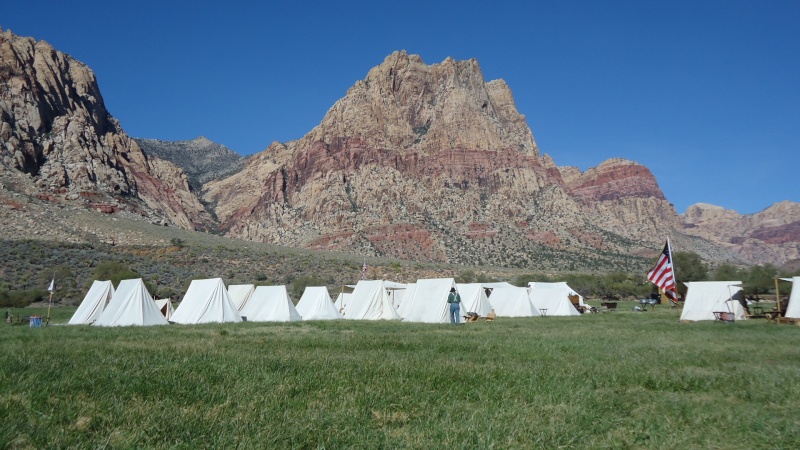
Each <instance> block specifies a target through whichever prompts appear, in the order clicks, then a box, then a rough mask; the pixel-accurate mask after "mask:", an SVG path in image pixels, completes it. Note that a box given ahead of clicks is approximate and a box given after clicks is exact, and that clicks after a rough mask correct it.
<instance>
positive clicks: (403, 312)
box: [397, 283, 417, 319]
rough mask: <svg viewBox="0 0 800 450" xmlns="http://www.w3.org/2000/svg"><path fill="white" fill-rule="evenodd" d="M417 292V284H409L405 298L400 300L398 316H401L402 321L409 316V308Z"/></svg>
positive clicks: (404, 294) (404, 293)
mask: <svg viewBox="0 0 800 450" xmlns="http://www.w3.org/2000/svg"><path fill="white" fill-rule="evenodd" d="M415 292H417V283H409V284H407V285H406V289H405V292H403V298H402V299H401V300H400V305H398V307H397V314H399V315H400V318H401V319H405V318H406V316H407V315H408V310H409V306H410V305H411V301H412V299H413V298H414V293H415Z"/></svg>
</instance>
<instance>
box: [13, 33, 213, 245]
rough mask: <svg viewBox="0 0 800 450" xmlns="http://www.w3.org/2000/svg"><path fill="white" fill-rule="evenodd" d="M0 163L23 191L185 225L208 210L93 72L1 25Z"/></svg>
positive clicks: (203, 219) (206, 222)
mask: <svg viewBox="0 0 800 450" xmlns="http://www.w3.org/2000/svg"><path fill="white" fill-rule="evenodd" d="M0 167H2V170H10V171H19V172H23V173H25V174H27V175H28V178H27V179H23V180H20V181H19V183H20V184H19V188H20V189H21V190H22V191H23V192H24V193H26V194H29V195H36V196H39V197H40V198H42V199H46V200H48V201H52V202H72V203H75V204H81V205H83V206H85V207H90V208H98V209H102V210H104V211H106V212H114V211H118V210H121V209H128V210H131V211H134V212H136V213H137V214H139V215H141V216H145V217H150V218H152V219H153V220H164V221H168V222H172V223H174V224H176V225H179V226H181V227H184V228H190V229H192V228H207V227H208V226H210V225H211V224H212V220H211V217H210V215H209V214H208V212H207V211H206V210H205V209H204V208H203V206H202V205H201V204H200V202H199V200H198V198H197V196H196V195H195V194H194V193H193V192H192V189H191V186H190V185H189V183H188V178H187V177H186V174H185V173H183V171H182V170H181V169H180V168H178V167H177V166H175V165H174V164H172V163H169V162H167V161H164V160H160V159H158V158H152V157H149V156H148V155H147V154H145V153H144V152H143V151H142V150H141V148H140V147H139V146H138V145H137V144H136V142H135V141H133V140H132V139H131V138H130V137H128V135H127V134H125V132H124V131H123V130H122V128H121V127H120V125H119V123H118V122H117V121H116V120H115V119H114V118H113V117H112V116H111V114H110V113H109V112H108V111H107V110H106V107H105V104H104V102H103V97H102V95H101V94H100V89H99V87H98V85H97V80H96V79H95V76H94V73H93V72H92V71H91V70H90V69H89V68H88V67H87V66H86V65H84V64H83V63H81V62H79V61H77V60H75V59H73V58H72V57H70V56H69V55H66V54H64V53H62V52H59V51H57V50H55V49H54V48H53V47H52V46H50V45H49V44H48V43H47V42H44V41H35V40H34V39H32V38H24V37H19V36H16V35H14V34H13V33H11V31H5V32H2V30H0Z"/></svg>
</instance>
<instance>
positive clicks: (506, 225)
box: [205, 52, 677, 269]
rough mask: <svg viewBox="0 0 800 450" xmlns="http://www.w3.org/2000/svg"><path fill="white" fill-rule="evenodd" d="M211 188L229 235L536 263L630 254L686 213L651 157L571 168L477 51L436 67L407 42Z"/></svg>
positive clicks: (210, 198)
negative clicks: (295, 136) (321, 111)
mask: <svg viewBox="0 0 800 450" xmlns="http://www.w3.org/2000/svg"><path fill="white" fill-rule="evenodd" d="M564 178H568V180H566V181H565V179H564ZM206 189H207V194H206V196H205V200H206V201H207V202H210V203H211V204H213V205H216V207H215V211H216V214H217V216H218V217H219V219H220V221H221V223H222V225H221V227H222V229H223V230H225V231H226V232H227V234H228V235H230V236H234V237H240V238H244V239H255V240H260V241H267V242H275V243H281V244H286V245H297V246H305V247H311V248H319V249H336V250H349V251H357V252H361V253H365V254H373V255H386V256H395V257H402V258H414V259H424V260H433V261H460V262H475V263H478V262H481V263H487V264H510V265H519V266H529V265H533V264H534V262H535V261H538V262H543V261H542V260H544V259H557V257H556V256H555V253H554V252H562V253H563V252H566V253H570V252H573V253H575V254H576V255H578V254H580V255H586V254H592V256H591V257H590V258H584V257H581V258H573V259H572V260H573V262H571V263H569V264H577V266H574V265H573V266H572V267H573V268H583V269H586V268H593V266H594V265H596V264H597V260H596V259H595V258H598V255H600V254H602V255H603V256H602V258H601V259H605V260H614V261H615V263H618V264H621V265H623V266H624V265H625V264H626V263H627V262H630V261H629V258H630V255H631V248H633V250H634V252H636V251H640V252H644V253H648V251H647V250H646V249H647V248H649V247H652V244H653V243H655V242H656V241H659V240H661V239H662V237H663V236H666V232H664V233H663V234H653V230H658V231H664V230H666V229H668V228H670V227H671V226H674V225H677V215H676V214H675V211H674V208H672V207H671V205H669V204H668V203H667V202H666V200H665V199H664V196H663V194H662V193H661V191H660V189H659V188H658V185H657V183H656V182H655V179H654V178H653V176H652V174H650V172H649V171H648V170H647V169H646V168H644V167H643V166H641V165H638V164H635V163H630V162H627V161H622V160H614V161H611V162H608V163H607V164H604V165H601V166H600V167H598V168H596V169H593V170H590V171H587V173H585V174H581V173H579V171H578V172H577V173H574V172H570V173H569V176H567V177H565V175H564V174H563V173H562V171H560V170H559V168H558V167H557V166H556V165H555V163H554V162H553V160H552V158H550V157H549V156H547V155H541V154H540V153H539V149H538V147H537V145H536V142H535V140H534V138H533V134H532V132H531V131H530V128H528V126H527V123H526V121H525V117H524V116H522V115H521V114H519V113H518V112H517V110H516V107H515V105H514V101H513V96H512V94H511V91H510V89H509V87H508V86H507V84H506V83H505V82H503V81H502V80H495V81H491V82H488V83H487V82H485V80H484V79H483V75H482V73H481V70H480V67H479V65H478V63H477V62H476V61H474V60H469V61H454V60H453V59H450V58H448V59H446V60H445V61H443V62H442V63H440V64H433V65H426V64H425V63H424V62H422V60H421V59H420V57H419V56H416V55H409V54H407V53H405V52H395V53H393V54H392V55H390V56H389V57H387V58H386V59H385V60H384V62H383V63H382V64H381V65H379V66H377V67H375V68H373V69H372V70H370V71H369V73H368V74H367V76H366V78H365V79H364V80H361V81H358V82H357V83H356V84H355V85H354V86H353V87H352V88H350V89H349V91H348V92H347V95H345V97H344V98H342V99H341V100H339V101H338V102H336V104H334V105H333V107H331V109H330V110H329V111H328V113H327V114H326V116H325V117H324V119H323V120H322V122H321V123H320V125H319V126H317V127H315V128H314V129H313V130H312V131H311V132H309V133H308V134H307V135H306V136H304V137H303V138H302V139H299V140H297V141H292V142H288V143H278V142H276V143H273V144H272V145H270V146H269V148H268V149H267V150H266V151H264V152H262V153H260V154H258V155H255V156H254V157H252V158H251V159H250V161H249V162H248V164H247V165H246V166H245V168H244V170H243V171H242V172H240V173H238V174H236V175H234V176H232V177H230V178H227V179H224V180H218V181H213V182H211V183H209V184H207V185H206ZM620 207H624V208H627V209H625V210H624V211H618V210H616V208H620ZM661 218H664V219H666V222H665V223H663V224H662V223H659V222H658V221H659V219H661ZM655 247H658V245H655V246H654V247H653V248H655ZM650 253H652V250H651V251H650ZM656 253H657V251H656ZM634 254H635V253H634ZM565 259H566V258H565ZM576 260H577V262H575V261H576ZM553 264H555V265H558V264H561V263H555V262H554V263H553ZM565 264H566V263H565ZM544 265H548V264H544ZM549 265H551V266H552V264H549ZM560 268H570V266H562V267H560Z"/></svg>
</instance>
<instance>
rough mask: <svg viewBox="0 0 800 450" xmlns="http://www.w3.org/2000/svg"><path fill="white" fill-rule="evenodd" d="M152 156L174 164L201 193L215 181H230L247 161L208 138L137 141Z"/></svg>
mask: <svg viewBox="0 0 800 450" xmlns="http://www.w3.org/2000/svg"><path fill="white" fill-rule="evenodd" d="M134 140H135V141H136V143H137V144H139V147H141V149H142V150H144V151H145V153H147V154H148V155H150V156H157V157H158V158H160V159H163V160H166V161H169V162H171V163H174V164H175V165H176V166H178V167H180V168H181V169H183V171H184V172H186V175H188V177H189V184H191V185H192V188H193V189H194V190H195V191H197V192H200V191H201V190H202V188H203V185H204V184H205V183H207V182H209V181H211V180H216V179H220V178H226V177H229V176H231V175H233V174H235V173H236V172H239V171H240V170H242V167H244V163H245V161H246V160H247V158H245V157H243V156H240V155H239V154H238V153H236V152H234V151H233V150H231V149H229V148H228V147H225V146H224V145H221V144H217V143H216V142H212V141H211V140H209V139H208V138H206V137H204V136H200V137H198V138H195V139H192V140H188V141H174V142H173V141H162V140H158V139H134Z"/></svg>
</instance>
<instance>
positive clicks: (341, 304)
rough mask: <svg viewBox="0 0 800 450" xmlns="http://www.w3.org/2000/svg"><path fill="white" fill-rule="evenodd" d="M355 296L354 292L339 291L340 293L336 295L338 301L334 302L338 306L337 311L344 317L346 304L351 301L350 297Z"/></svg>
mask: <svg viewBox="0 0 800 450" xmlns="http://www.w3.org/2000/svg"><path fill="white" fill-rule="evenodd" d="M352 298H353V293H352V292H339V295H337V296H336V301H335V302H333V305H334V306H336V311H338V312H339V314H341V315H342V317H344V308H345V305H346V304H348V303H350V299H352Z"/></svg>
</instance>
